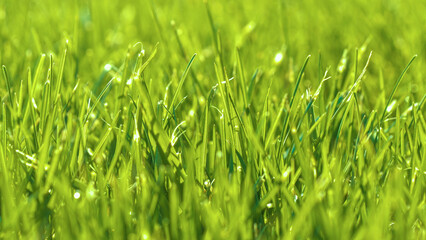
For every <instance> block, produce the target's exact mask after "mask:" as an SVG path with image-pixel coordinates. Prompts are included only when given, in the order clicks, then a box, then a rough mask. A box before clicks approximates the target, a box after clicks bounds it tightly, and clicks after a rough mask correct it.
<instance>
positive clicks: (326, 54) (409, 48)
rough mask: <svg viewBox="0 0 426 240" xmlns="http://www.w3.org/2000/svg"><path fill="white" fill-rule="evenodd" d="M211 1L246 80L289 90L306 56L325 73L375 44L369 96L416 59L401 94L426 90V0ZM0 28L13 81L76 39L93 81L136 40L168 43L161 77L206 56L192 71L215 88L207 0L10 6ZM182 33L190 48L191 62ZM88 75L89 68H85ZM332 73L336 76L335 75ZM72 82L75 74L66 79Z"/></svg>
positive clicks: (311, 73)
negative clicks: (263, 79)
mask: <svg viewBox="0 0 426 240" xmlns="http://www.w3.org/2000/svg"><path fill="white" fill-rule="evenodd" d="M209 4H210V7H211V12H212V17H213V20H214V22H215V27H216V29H217V30H218V31H219V32H220V33H221V40H222V45H223V49H224V50H223V54H224V61H225V63H228V64H229V66H228V68H230V67H231V66H232V63H233V62H234V57H235V54H234V53H235V48H236V47H239V48H240V49H241V54H242V58H243V59H244V60H243V61H244V65H245V70H246V72H247V75H248V76H250V75H251V74H253V73H254V72H255V70H256V69H260V70H262V69H263V70H264V71H265V74H266V75H265V76H268V77H270V78H275V79H277V81H275V82H276V84H277V85H278V86H282V87H283V88H285V85H281V84H280V83H281V82H283V81H284V83H285V81H289V80H290V81H291V79H290V77H291V76H288V72H289V71H288V70H289V69H290V68H294V69H292V70H294V71H297V70H298V69H299V68H300V66H301V64H302V63H303V60H304V58H306V56H307V55H309V54H311V55H312V60H311V62H312V63H311V64H312V65H314V66H315V65H317V62H318V56H319V53H320V52H321V57H322V60H323V68H324V69H325V68H326V67H327V66H337V64H338V63H339V60H340V59H341V57H342V54H343V52H344V50H345V49H347V50H348V56H349V57H348V59H349V60H350V61H352V62H353V58H354V53H355V49H356V48H361V47H362V46H363V44H364V43H367V44H366V45H365V46H366V49H365V51H366V52H367V54H364V55H363V58H362V59H360V63H359V64H360V65H362V64H363V63H364V62H365V58H366V57H367V55H368V52H369V51H371V50H372V51H373V58H372V63H371V65H370V67H369V68H368V69H369V74H370V75H372V77H370V78H369V80H368V81H367V82H365V83H364V86H363V87H364V90H365V91H367V92H373V93H374V92H376V91H379V90H380V87H379V86H378V82H379V80H378V78H379V76H380V74H381V72H382V77H383V79H384V82H385V89H386V91H387V92H389V91H390V88H391V86H393V83H394V81H395V79H396V78H397V77H398V75H399V74H400V72H401V71H402V69H403V67H404V66H405V64H406V63H407V62H408V61H409V59H410V58H411V57H412V56H413V55H415V54H418V55H419V57H418V58H417V60H416V62H415V64H414V65H413V68H412V70H411V74H410V75H409V76H407V79H405V80H404V81H403V83H402V85H401V91H399V92H398V93H397V94H401V95H407V94H413V95H414V97H416V98H419V97H421V96H422V94H423V93H424V92H425V84H424V82H425V80H424V73H423V72H424V71H422V70H423V69H425V67H426V34H425V33H426V14H425V13H426V1H421V0H405V1H402V0H391V1H384V0H383V1H364V0H354V1H338V0H327V1H313V0H312V1H310V0H305V1H284V0H281V1H279V0H273V1H270V0H265V1H251V0H249V1H235V0H229V1H210V2H209ZM0 22H1V28H0V63H1V64H4V65H6V66H7V67H8V68H9V72H10V75H11V77H12V79H13V80H14V81H15V82H17V81H18V80H20V79H23V78H24V76H25V74H26V73H25V72H26V71H25V69H26V68H27V67H28V66H33V65H34V64H35V62H36V59H37V58H39V56H40V54H41V53H51V52H53V53H54V54H57V53H60V52H61V49H63V47H64V43H65V39H69V40H70V41H71V49H70V51H71V54H72V57H73V58H74V60H75V61H76V65H75V66H74V74H77V75H78V76H79V77H80V78H82V80H83V81H85V82H89V84H90V81H92V80H93V79H95V78H97V77H98V75H99V72H100V71H101V69H102V67H103V66H104V65H105V64H106V63H113V64H115V65H120V64H121V63H122V62H123V59H124V56H125V54H124V53H125V52H126V51H127V48H128V47H129V45H133V44H135V43H136V42H142V43H143V45H144V48H146V49H147V50H150V49H152V47H153V46H154V45H155V44H156V43H157V42H159V43H160V47H159V57H157V58H156V59H155V60H154V61H156V62H160V63H162V68H156V70H155V71H159V72H156V73H155V75H154V76H156V77H157V78H161V79H167V77H164V75H166V76H170V75H171V74H172V73H173V70H174V69H173V68H172V67H171V66H182V68H183V67H184V66H185V64H186V62H187V61H188V58H189V57H190V56H191V55H192V54H193V53H198V54H199V59H198V60H197V61H196V62H195V65H194V69H195V72H196V73H198V74H199V75H202V76H200V77H199V78H198V80H200V81H210V82H212V83H214V80H211V79H209V78H210V77H209V76H210V75H211V76H214V74H213V73H214V68H213V61H214V48H213V37H212V31H211V28H210V24H209V20H208V15H207V13H206V9H205V5H204V3H203V1H201V0H189V1H148V0H146V1H145V0H142V1H127V0H121V1H115V0H108V1H82V0H75V1H53V0H52V1H34V0H22V1H11V0H3V1H1V3H0ZM172 22H173V23H174V24H172ZM176 33H177V34H178V35H179V38H180V41H181V43H182V46H183V48H184V51H185V55H184V56H186V58H185V59H184V61H183V60H182V59H183V55H182V54H180V53H181V48H180V46H179V44H178V40H177V37H176ZM279 52H282V53H283V61H282V62H281V63H280V64H278V65H277V64H276V63H275V62H274V57H275V55H276V54H277V53H279ZM12 63H13V64H12ZM15 63H20V64H15ZM350 65H352V63H350ZM314 66H311V67H310V68H308V69H307V74H306V75H307V76H306V78H307V80H306V81H304V84H305V86H306V87H311V86H316V85H317V84H318V82H317V81H316V79H317V78H318V76H317V73H318V69H317V67H316V66H315V67H314ZM82 68H84V69H85V68H89V69H91V71H80V69H82ZM330 72H331V73H332V75H333V73H334V72H336V69H333V68H332V69H330ZM286 73H287V75H286ZM71 80H72V78H71V75H70V77H69V78H68V79H66V82H67V81H71ZM74 80H75V78H74ZM164 81H165V82H167V81H166V80H164ZM274 91H278V92H280V91H282V88H275V90H274ZM280 95H281V94H280ZM371 102H374V99H371Z"/></svg>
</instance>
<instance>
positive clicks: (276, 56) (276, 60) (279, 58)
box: [274, 52, 283, 63]
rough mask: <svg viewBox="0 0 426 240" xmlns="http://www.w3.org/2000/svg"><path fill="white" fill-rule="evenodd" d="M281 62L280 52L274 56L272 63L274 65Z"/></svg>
mask: <svg viewBox="0 0 426 240" xmlns="http://www.w3.org/2000/svg"><path fill="white" fill-rule="evenodd" d="M282 60H283V54H282V53H281V52H278V53H277V54H275V57H274V61H275V63H280V62H281V61H282Z"/></svg>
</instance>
